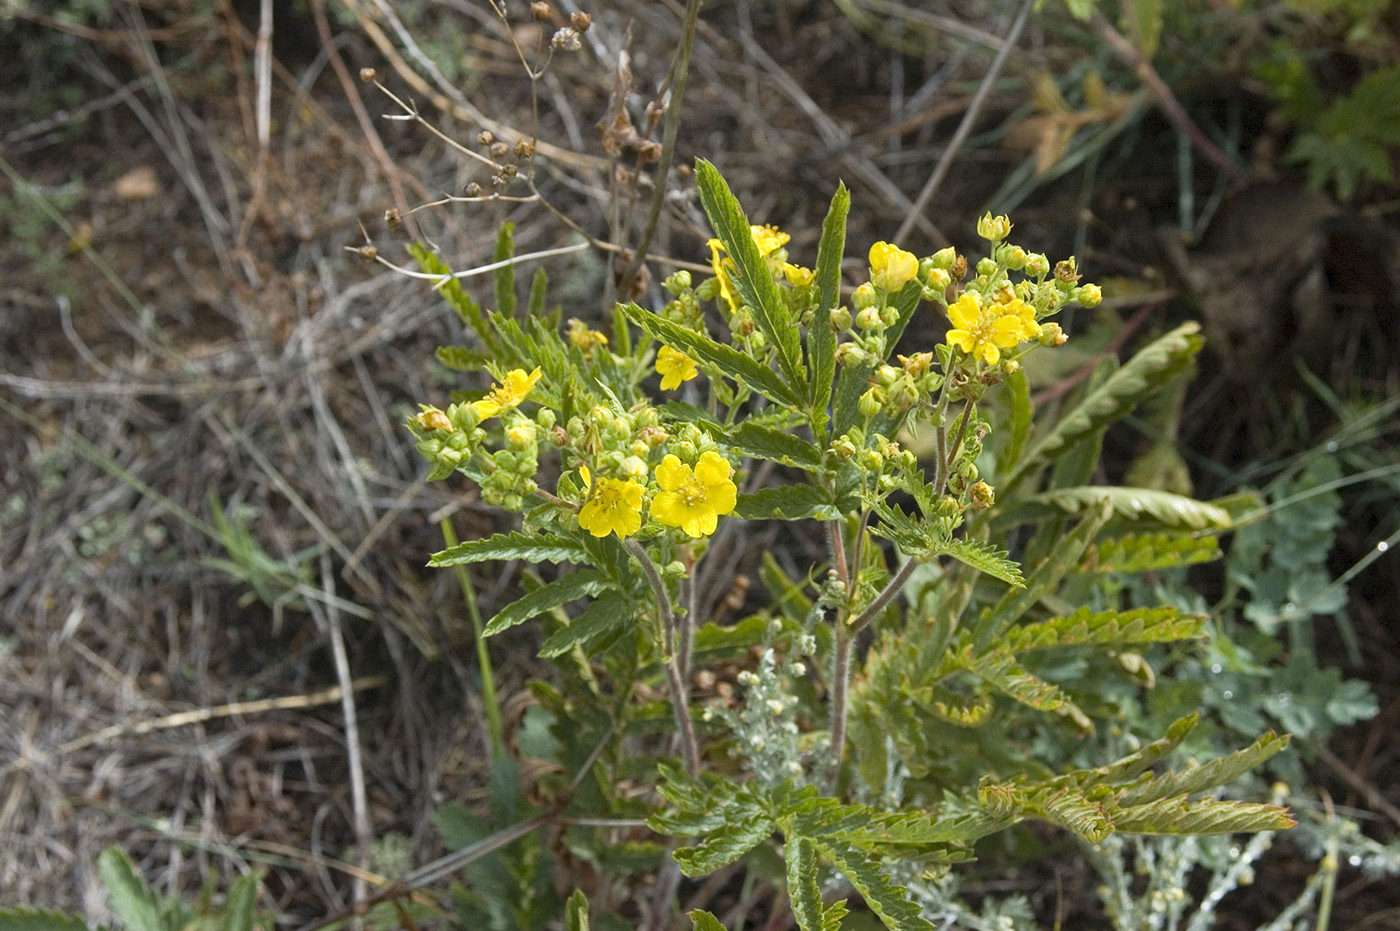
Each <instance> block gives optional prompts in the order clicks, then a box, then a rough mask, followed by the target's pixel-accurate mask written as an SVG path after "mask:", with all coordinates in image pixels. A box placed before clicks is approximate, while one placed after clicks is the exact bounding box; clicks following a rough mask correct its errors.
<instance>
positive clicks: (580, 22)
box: [569, 11, 593, 32]
mask: <svg viewBox="0 0 1400 931" xmlns="http://www.w3.org/2000/svg"><path fill="white" fill-rule="evenodd" d="M569 25H570V26H573V27H574V28H575V29H577V30H578V31H579V32H587V31H588V29H589V27H590V26H592V25H593V17H591V16H589V15H588V14H587V13H584V12H581V11H580V12H577V13H571V14H569Z"/></svg>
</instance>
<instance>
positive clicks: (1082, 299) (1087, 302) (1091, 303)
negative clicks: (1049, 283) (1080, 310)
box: [1074, 284, 1103, 307]
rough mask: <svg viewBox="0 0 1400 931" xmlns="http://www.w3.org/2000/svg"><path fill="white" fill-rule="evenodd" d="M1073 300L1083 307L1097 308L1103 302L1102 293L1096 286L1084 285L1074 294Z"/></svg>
mask: <svg viewBox="0 0 1400 931" xmlns="http://www.w3.org/2000/svg"><path fill="white" fill-rule="evenodd" d="M1074 299H1075V300H1076V301H1078V302H1079V303H1080V304H1081V305H1083V306H1084V307H1097V306H1099V302H1100V301H1102V300H1103V292H1102V291H1100V290H1099V286H1098V285H1096V284H1086V285H1084V286H1083V287H1082V288H1079V289H1078V290H1077V291H1075V292H1074Z"/></svg>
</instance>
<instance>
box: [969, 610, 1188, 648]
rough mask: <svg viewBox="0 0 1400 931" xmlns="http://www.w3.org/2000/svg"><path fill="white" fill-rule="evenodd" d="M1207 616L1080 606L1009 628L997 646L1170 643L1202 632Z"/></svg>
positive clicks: (1040, 646)
mask: <svg viewBox="0 0 1400 931" xmlns="http://www.w3.org/2000/svg"><path fill="white" fill-rule="evenodd" d="M1209 620H1210V619H1209V618H1207V617H1205V616H1204V615H1200V614H1181V613H1180V612H1178V611H1177V610H1176V609H1175V608H1171V607H1163V608H1136V609H1134V610H1131V611H1100V612H1098V613H1094V612H1092V611H1090V610H1089V609H1088V608H1080V609H1078V610H1077V611H1075V612H1074V613H1073V614H1070V615H1068V616H1066V617H1057V618H1051V619H1050V620H1048V621H1038V622H1036V623H1033V624H1024V625H1022V626H1019V627H1011V628H1008V629H1007V630H1006V631H1004V632H1003V633H1002V636H1001V638H1000V639H999V640H998V641H997V647H998V648H999V649H1005V650H1009V651H1011V652H1012V653H1025V652H1029V651H1031V650H1044V649H1049V648H1051V647H1065V646H1083V645H1087V644H1092V645H1095V646H1126V645H1130V644H1142V643H1172V642H1174V641H1178V640H1189V639H1191V638H1193V637H1201V636H1204V635H1205V632H1206V626H1207V624H1208V623H1209Z"/></svg>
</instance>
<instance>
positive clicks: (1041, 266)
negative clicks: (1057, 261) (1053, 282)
mask: <svg viewBox="0 0 1400 931" xmlns="http://www.w3.org/2000/svg"><path fill="white" fill-rule="evenodd" d="M1024 267H1025V272H1026V274H1027V275H1033V276H1035V277H1036V278H1039V277H1041V276H1042V275H1047V274H1049V273H1050V260H1049V259H1047V258H1046V257H1045V256H1044V255H1042V254H1041V253H1039V252H1032V253H1031V254H1029V255H1027V256H1026V264H1025V266H1024Z"/></svg>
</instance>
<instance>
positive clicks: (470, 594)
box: [439, 517, 506, 760]
mask: <svg viewBox="0 0 1400 931" xmlns="http://www.w3.org/2000/svg"><path fill="white" fill-rule="evenodd" d="M439 527H440V528H441V529H442V539H443V542H444V543H446V544H447V546H448V548H449V549H451V548H452V547H454V546H456V545H457V533H456V531H455V530H453V528H452V521H451V520H450V519H449V518H446V517H444V518H443V519H442V521H441V522H440V524H439ZM455 568H456V570H457V584H458V585H459V586H461V589H462V598H463V599H464V600H465V601H466V602H467V613H468V614H469V615H471V619H472V633H473V634H475V636H476V665H477V667H478V669H479V670H480V672H481V699H482V702H483V704H485V705H486V729H487V731H489V732H490V734H491V755H492V756H493V757H494V758H495V759H497V760H499V759H501V758H502V757H503V755H504V754H505V747H506V742H505V728H504V727H503V726H502V723H501V721H502V719H501V702H500V700H499V699H498V698H497V697H496V677H495V675H494V674H493V673H492V671H491V653H490V651H488V650H487V649H486V637H485V636H484V635H483V634H482V624H481V608H480V607H479V606H478V605H477V603H476V586H475V585H474V584H472V580H471V576H469V575H468V574H467V567H466V566H464V565H461V564H460V563H459V564H458V565H457V566H456V567H455Z"/></svg>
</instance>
